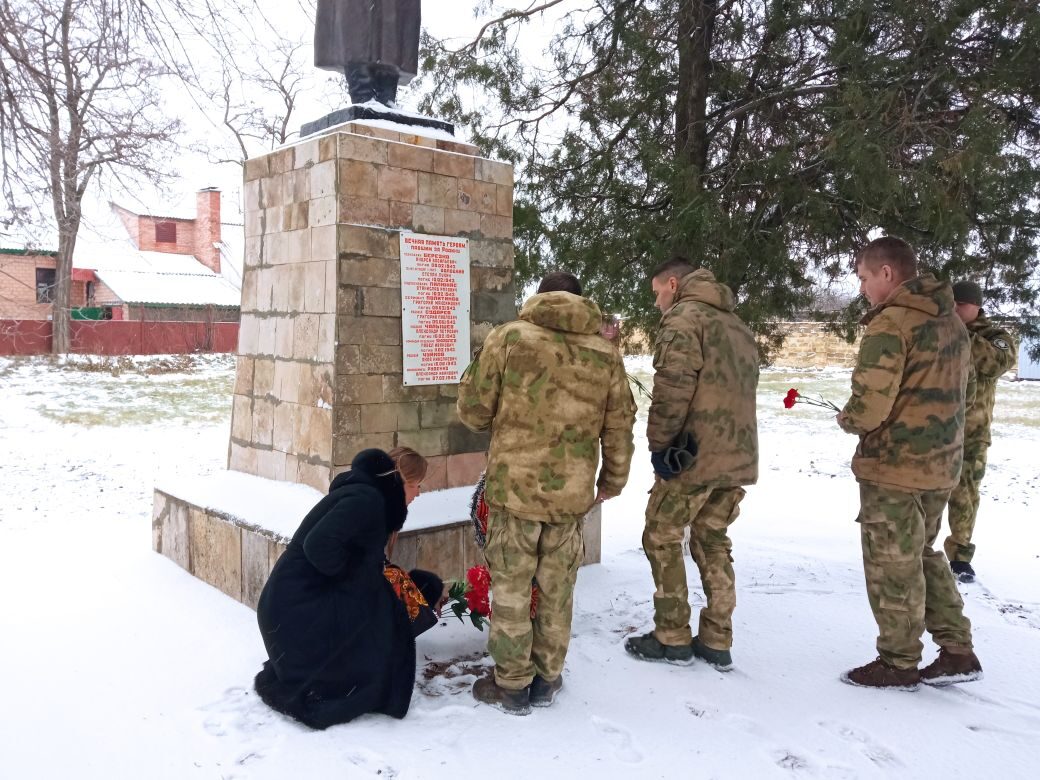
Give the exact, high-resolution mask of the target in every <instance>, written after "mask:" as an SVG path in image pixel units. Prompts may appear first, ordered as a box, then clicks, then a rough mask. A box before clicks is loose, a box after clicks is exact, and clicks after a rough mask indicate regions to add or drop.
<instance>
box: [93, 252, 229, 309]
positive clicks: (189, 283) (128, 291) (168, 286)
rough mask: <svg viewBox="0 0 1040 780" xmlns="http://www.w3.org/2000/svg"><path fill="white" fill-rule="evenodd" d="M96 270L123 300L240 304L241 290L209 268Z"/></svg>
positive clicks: (166, 303) (133, 301) (132, 301)
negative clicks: (186, 271) (190, 271)
mask: <svg viewBox="0 0 1040 780" xmlns="http://www.w3.org/2000/svg"><path fill="white" fill-rule="evenodd" d="M188 259H189V260H193V261H194V258H191V257H189V258H188ZM207 270H209V269H207ZM96 273H97V276H98V278H99V279H100V280H101V281H102V282H104V284H105V285H106V286H107V287H108V288H109V289H110V290H111V291H112V292H113V293H115V295H116V296H117V297H118V298H119V300H120V301H122V302H123V303H143V304H157V305H167V306H239V305H241V302H242V293H241V292H240V291H239V290H238V289H236V288H235V286H234V285H232V284H231V282H229V281H228V280H227V279H225V278H224V277H223V276H217V275H216V274H215V273H212V272H210V273H209V274H208V275H206V274H179V273H164V272H160V271H125V270H120V271H115V270H109V269H98V270H97V271H96Z"/></svg>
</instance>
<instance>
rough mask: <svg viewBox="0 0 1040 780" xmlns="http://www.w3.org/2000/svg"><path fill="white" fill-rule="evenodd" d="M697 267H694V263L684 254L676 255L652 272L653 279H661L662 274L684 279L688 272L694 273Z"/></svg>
mask: <svg viewBox="0 0 1040 780" xmlns="http://www.w3.org/2000/svg"><path fill="white" fill-rule="evenodd" d="M696 270H697V269H696V268H694V267H693V263H691V262H690V261H689V260H687V259H686V258H685V257H683V256H682V255H674V256H673V257H671V258H670V259H668V260H665V261H664V262H663V263H661V264H660V265H659V266H657V268H655V269H654V270H653V271H652V272H651V273H650V278H651V279H659V278H660V277H662V276H665V277H668V278H671V277H673V276H674V277H675V278H676V279H682V278H683V277H684V276H686V274H692V273H693V272H694V271H696Z"/></svg>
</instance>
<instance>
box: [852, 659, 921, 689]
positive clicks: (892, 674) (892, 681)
mask: <svg viewBox="0 0 1040 780" xmlns="http://www.w3.org/2000/svg"><path fill="white" fill-rule="evenodd" d="M920 680H921V673H920V672H919V671H917V670H916V669H897V668H896V667H894V666H889V665H888V664H886V663H885V662H884V661H882V660H881V659H880V658H876V659H875V660H873V661H871V662H870V663H869V664H866V665H864V666H859V667H857V668H855V669H849V671H847V672H843V673H842V675H841V681H842V682H843V683H847V684H849V685H858V686H859V687H861V688H890V689H892V690H896V691H916V690H917V684H918V682H920Z"/></svg>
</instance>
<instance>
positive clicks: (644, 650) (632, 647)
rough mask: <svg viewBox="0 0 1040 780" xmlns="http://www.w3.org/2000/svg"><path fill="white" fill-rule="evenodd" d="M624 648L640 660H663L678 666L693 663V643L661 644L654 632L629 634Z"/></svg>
mask: <svg viewBox="0 0 1040 780" xmlns="http://www.w3.org/2000/svg"><path fill="white" fill-rule="evenodd" d="M625 650H626V651H627V652H628V654H629V655H631V656H634V657H635V658H638V659H639V660H640V661H663V662H665V663H669V664H677V665H679V666H689V665H690V664H691V663H693V644H692V643H691V644H688V645H662V644H661V643H660V642H659V641H658V639H657V637H656V636H654V632H653V631H651V632H650V633H648V634H643V635H642V636H630V637H629V638H628V639H626V640H625Z"/></svg>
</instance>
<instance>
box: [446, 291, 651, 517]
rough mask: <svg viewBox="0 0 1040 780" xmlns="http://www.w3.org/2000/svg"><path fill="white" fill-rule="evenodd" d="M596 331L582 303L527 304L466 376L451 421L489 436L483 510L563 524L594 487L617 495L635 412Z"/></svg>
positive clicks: (568, 297) (595, 320)
mask: <svg viewBox="0 0 1040 780" xmlns="http://www.w3.org/2000/svg"><path fill="white" fill-rule="evenodd" d="M601 322H602V315H601V314H600V310H599V308H598V307H597V306H596V304H594V303H592V302H591V301H588V300H586V299H585V298H582V297H579V296H577V295H572V294H570V293H566V292H550V293H542V294H540V295H535V296H534V297H532V298H531V299H530V300H528V301H527V303H525V304H524V306H523V308H522V309H521V310H520V319H519V320H516V321H514V322H509V323H506V324H505V325H500V326H499V327H497V328H495V329H494V330H493V331H491V333H490V334H489V335H488V337H487V339H486V340H485V341H484V347H483V349H482V350H481V352H480V353H479V355H478V357H477V359H476V360H474V361H473V363H471V364H470V366H469V368H467V369H466V372H465V374H464V375H463V377H462V382H461V384H460V385H459V400H458V413H459V418H460V419H461V420H462V422H463V423H465V425H466V426H467V427H469V428H470V429H471V430H474V431H484V430H488V429H489V428H490V430H491V449H490V452H489V453H488V468H487V487H486V491H487V492H486V494H485V495H486V499H487V502H488V504H489V505H490V506H493V507H501V508H504V509H506V510H508V511H509V512H511V513H513V514H515V515H518V516H520V517H526V518H530V519H534V520H545V521H557V522H565V521H571V520H575V519H577V518H580V517H581V516H583V515H584V514H585V513H586V512H588V511H589V509H590V508H591V507H592V503H593V500H594V499H595V489H596V487H597V486H598V487H600V488H601V489H602V490H603V491H604V492H607V493H610V494H617V493H620V492H621V489H622V488H623V487H624V486H625V482H627V481H628V469H629V466H630V465H631V462H632V450H633V444H632V426H633V425H634V424H635V408H636V407H635V401H634V400H633V399H632V391H631V389H630V388H629V386H628V378H627V377H626V375H625V367H624V363H623V362H622V360H621V355H620V354H619V353H618V351H617V349H616V348H615V347H614V346H613V345H612V344H611V343H610V342H609V341H607V340H606V339H604V338H603V337H602V336H600V335H599V329H600V324H601ZM601 454H602V466H601V467H600V468H599V478H598V479H597V476H596V471H597V465H598V463H599V460H600V455H601Z"/></svg>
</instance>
